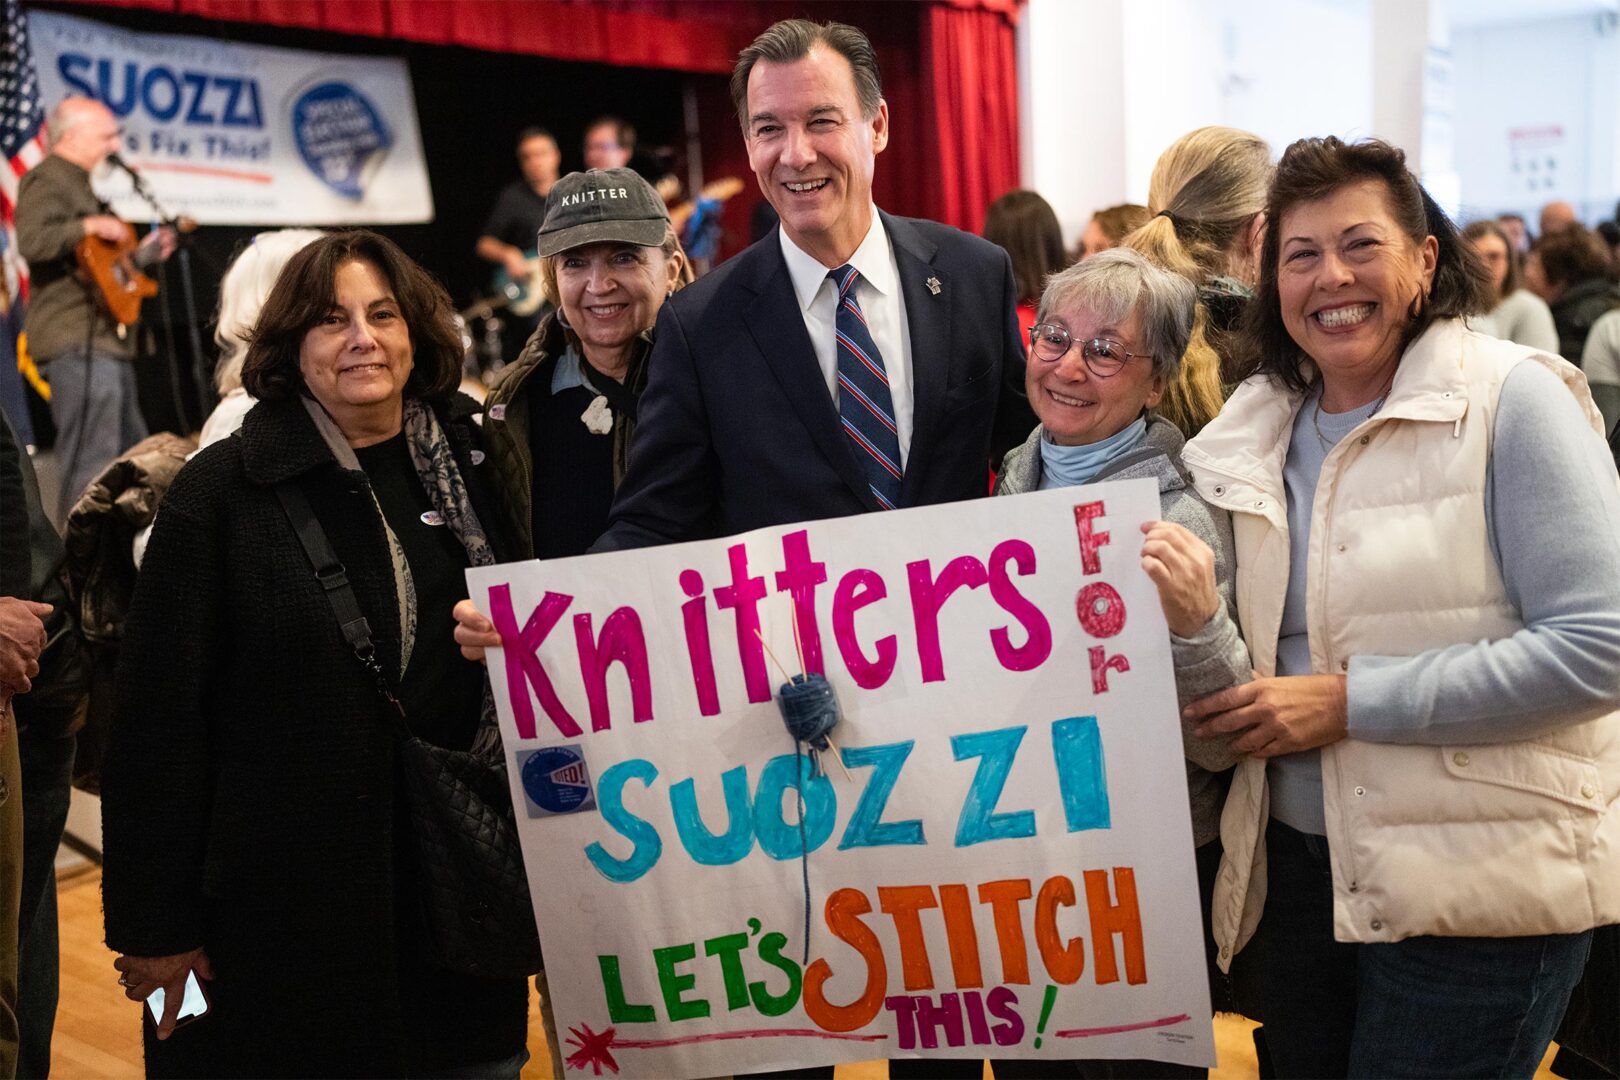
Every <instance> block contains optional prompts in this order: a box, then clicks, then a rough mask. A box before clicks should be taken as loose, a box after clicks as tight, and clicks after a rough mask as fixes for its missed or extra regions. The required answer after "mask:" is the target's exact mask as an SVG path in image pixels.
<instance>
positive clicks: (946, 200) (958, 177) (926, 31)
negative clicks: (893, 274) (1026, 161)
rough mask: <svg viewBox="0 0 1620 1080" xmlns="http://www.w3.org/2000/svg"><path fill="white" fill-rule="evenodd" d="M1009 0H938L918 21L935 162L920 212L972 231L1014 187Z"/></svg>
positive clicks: (1014, 82) (1014, 78)
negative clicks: (926, 209) (926, 206)
mask: <svg viewBox="0 0 1620 1080" xmlns="http://www.w3.org/2000/svg"><path fill="white" fill-rule="evenodd" d="M1017 15H1018V10H1017V5H1016V2H1015V0H944V2H936V3H930V4H929V5H928V7H927V10H925V11H924V12H923V16H922V27H921V36H922V45H923V47H922V55H923V70H924V73H925V78H926V80H927V82H926V85H927V86H928V90H929V92H928V95H927V96H928V98H929V99H930V104H931V106H932V116H931V117H930V121H931V132H930V133H931V135H932V139H931V140H930V145H929V148H928V152H929V160H932V161H936V162H939V163H940V167H939V168H938V170H937V172H936V175H937V177H938V183H937V185H935V187H934V190H933V192H932V193H931V194H932V196H933V198H932V199H931V200H930V201H931V202H932V203H933V204H934V205H933V206H931V208H930V210H931V212H930V213H929V214H928V215H927V216H929V217H932V218H934V219H935V220H937V221H943V222H946V223H948V224H951V225H955V226H956V227H957V228H959V229H966V230H967V231H969V232H974V233H977V232H979V231H981V230H982V229H983V228H984V212H985V210H986V208H988V207H989V205H990V204H991V203H992V202H994V201H995V200H996V199H998V198H1000V197H1001V196H1002V195H1005V194H1006V193H1007V192H1009V191H1012V190H1014V189H1015V188H1017V187H1018V186H1019V161H1018V49H1017V43H1016V40H1015V25H1016V21H1017Z"/></svg>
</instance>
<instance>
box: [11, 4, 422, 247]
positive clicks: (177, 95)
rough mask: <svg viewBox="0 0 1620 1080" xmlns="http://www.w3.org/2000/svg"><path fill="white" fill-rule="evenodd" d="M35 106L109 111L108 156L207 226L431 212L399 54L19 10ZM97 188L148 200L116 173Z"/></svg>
mask: <svg viewBox="0 0 1620 1080" xmlns="http://www.w3.org/2000/svg"><path fill="white" fill-rule="evenodd" d="M28 32H29V37H30V39H31V42H32V45H33V52H34V66H35V67H36V68H37V70H38V74H39V84H40V91H41V94H42V97H43V101H44V104H45V107H46V108H47V109H49V108H53V107H55V105H56V103H57V102H59V101H61V100H62V99H63V98H64V97H67V96H68V95H70V94H79V95H83V96H85V97H91V98H95V99H96V100H98V101H101V102H103V103H105V104H106V105H107V107H108V108H110V109H112V111H113V113H114V115H116V116H117V117H118V122H119V124H120V126H121V127H122V130H123V148H122V149H121V151H120V155H121V156H122V157H123V158H124V160H125V161H127V162H129V164H130V165H132V166H133V167H134V168H136V169H137V170H138V171H139V172H140V173H141V175H142V176H143V177H144V178H145V179H146V182H147V184H148V186H149V187H151V188H152V190H153V192H154V194H156V196H157V197H158V200H159V201H160V202H161V203H163V205H164V207H165V208H166V209H167V210H168V211H169V212H170V213H179V214H186V215H189V216H190V217H193V218H196V219H197V220H198V221H199V222H201V223H203V224H205V225H339V224H343V225H357V224H384V223H394V222H416V221H431V220H432V219H433V197H432V195H431V193H430V192H429V189H428V178H427V168H426V166H425V164H424V163H423V159H422V136H421V132H420V131H419V129H418V127H417V122H416V102H415V98H414V96H413V94H412V90H411V78H410V73H409V72H408V71H407V70H406V67H405V61H403V60H401V59H398V58H394V57H377V56H345V55H338V54H334V53H317V52H306V51H304V50H300V49H278V48H270V47H266V46H260V45H241V44H237V43H234V42H227V41H216V40H213V39H210V38H201V37H186V36H181V35H176V34H142V33H136V32H134V31H130V30H121V29H118V28H116V27H112V26H107V25H104V24H102V23H98V22H94V21H92V20H89V19H80V18H75V17H74V16H71V15H58V14H55V13H53V12H46V11H32V12H29V14H28ZM95 186H96V189H97V191H98V192H100V194H101V195H102V197H103V198H106V199H107V200H108V201H109V202H111V203H112V206H113V209H114V210H115V211H116V212H117V213H118V215H119V216H120V217H123V218H125V219H127V220H131V221H143V220H147V219H149V218H150V217H151V216H152V211H151V208H150V207H148V206H147V205H146V203H145V202H143V201H142V200H141V199H140V198H139V197H137V196H136V195H135V194H134V193H133V191H132V189H131V184H130V181H129V178H128V177H126V176H124V175H122V174H109V175H108V176H105V177H98V178H97V179H96V183H95Z"/></svg>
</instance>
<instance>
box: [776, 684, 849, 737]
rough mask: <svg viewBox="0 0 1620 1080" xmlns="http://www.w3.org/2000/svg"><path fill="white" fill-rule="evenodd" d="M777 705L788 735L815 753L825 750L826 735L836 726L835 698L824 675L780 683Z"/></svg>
mask: <svg viewBox="0 0 1620 1080" xmlns="http://www.w3.org/2000/svg"><path fill="white" fill-rule="evenodd" d="M777 705H778V707H779V708H780V709H781V710H782V722H783V723H784V724H786V725H787V729H788V733H789V734H790V735H792V736H793V737H794V738H795V739H796V740H798V741H799V742H806V743H809V744H810V745H811V746H814V747H815V748H816V749H818V750H825V749H826V748H827V736H828V734H829V733H831V731H832V729H833V728H835V727H837V726H838V696H837V695H836V694H835V693H834V692H833V688H832V683H830V682H828V681H827V677H826V676H825V675H822V674H821V673H820V672H811V673H810V674H808V675H795V676H793V678H792V679H790V680H789V681H787V682H785V683H783V684H782V687H781V690H780V691H779V696H778V698H777Z"/></svg>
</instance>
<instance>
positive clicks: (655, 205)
mask: <svg viewBox="0 0 1620 1080" xmlns="http://www.w3.org/2000/svg"><path fill="white" fill-rule="evenodd" d="M668 228H669V210H668V209H666V208H665V206H664V200H663V199H661V198H659V197H658V192H656V191H654V190H653V188H652V185H651V184H649V183H647V181H645V180H643V179H642V178H641V174H640V173H638V172H636V171H635V170H634V169H591V170H589V171H587V172H572V173H569V174H568V175H567V176H565V177H563V178H562V179H561V180H558V181H557V182H556V183H555V184H554V185H552V188H551V195H550V196H549V197H548V198H547V199H546V220H545V224H543V225H541V226H540V236H539V240H538V243H537V244H536V245H535V250H536V251H537V252H538V253H539V255H540V256H541V258H549V257H551V256H552V255H555V254H557V253H558V252H560V251H567V250H568V249H569V248H577V247H584V246H585V245H586V244H601V243H619V244H636V245H639V246H640V247H659V246H660V245H662V244H663V242H664V232H665V230H667V229H668Z"/></svg>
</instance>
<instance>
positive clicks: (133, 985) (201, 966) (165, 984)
mask: <svg viewBox="0 0 1620 1080" xmlns="http://www.w3.org/2000/svg"><path fill="white" fill-rule="evenodd" d="M113 967H114V968H115V969H116V970H117V971H118V985H119V986H122V987H123V988H124V996H125V997H127V998H129V1000H131V1001H145V1000H146V999H147V998H149V997H151V996H152V991H154V990H158V989H161V990H162V991H163V993H164V998H163V1016H162V1017H161V1018H160V1019H159V1020H158V1023H157V1037H158V1038H159V1039H167V1038H168V1037H169V1036H170V1035H172V1034H174V1025H175V1023H176V1022H177V1021H178V1020H179V1019H180V1006H181V1005H182V1004H183V1003H184V1001H185V997H186V976H188V975H190V974H191V973H192V972H193V971H195V972H196V973H197V978H199V979H202V980H203V981H204V982H207V981H209V980H211V979H213V977H214V967H213V965H212V964H210V963H209V961H208V954H207V953H205V952H203V951H202V949H200V948H198V949H192V950H191V951H190V952H183V953H176V954H175V955H173V956H120V957H119V958H118V959H116V960H114V961H113Z"/></svg>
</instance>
